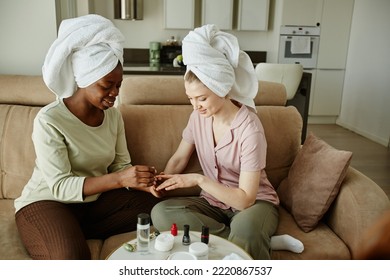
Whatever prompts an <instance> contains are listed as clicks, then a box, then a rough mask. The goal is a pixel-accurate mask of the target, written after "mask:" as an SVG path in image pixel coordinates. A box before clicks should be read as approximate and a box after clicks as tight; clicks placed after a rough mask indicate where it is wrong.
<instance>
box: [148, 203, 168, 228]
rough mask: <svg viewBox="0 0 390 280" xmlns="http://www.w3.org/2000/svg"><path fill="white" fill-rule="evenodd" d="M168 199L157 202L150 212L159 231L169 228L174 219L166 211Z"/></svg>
mask: <svg viewBox="0 0 390 280" xmlns="http://www.w3.org/2000/svg"><path fill="white" fill-rule="evenodd" d="M168 204H169V203H168ZM166 207H167V201H161V202H159V203H157V204H156V205H155V206H154V207H153V208H152V211H151V213H150V217H151V220H152V224H153V226H154V227H155V228H156V229H158V230H159V231H165V230H169V229H170V227H171V224H172V223H173V221H171V220H170V219H169V215H168V214H169V213H168V214H167V212H166Z"/></svg>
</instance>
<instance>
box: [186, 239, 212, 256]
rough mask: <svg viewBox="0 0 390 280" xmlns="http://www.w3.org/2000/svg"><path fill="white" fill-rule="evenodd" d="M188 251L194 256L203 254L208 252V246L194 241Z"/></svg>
mask: <svg viewBox="0 0 390 280" xmlns="http://www.w3.org/2000/svg"><path fill="white" fill-rule="evenodd" d="M188 251H189V252H190V253H191V254H194V255H195V256H198V257H199V256H205V255H207V254H208V253H209V246H207V244H205V243H203V242H194V243H192V244H191V245H190V247H189V248H188Z"/></svg>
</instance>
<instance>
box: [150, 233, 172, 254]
mask: <svg viewBox="0 0 390 280" xmlns="http://www.w3.org/2000/svg"><path fill="white" fill-rule="evenodd" d="M173 241H174V236H173V235H172V234H170V233H162V234H160V235H158V236H157V238H156V241H155V242H154V248H155V249H156V250H158V251H162V252H166V251H169V250H172V247H173Z"/></svg>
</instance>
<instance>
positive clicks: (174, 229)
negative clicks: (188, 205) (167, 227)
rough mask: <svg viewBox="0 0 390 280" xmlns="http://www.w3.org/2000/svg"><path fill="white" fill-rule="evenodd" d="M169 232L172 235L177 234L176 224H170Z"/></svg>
mask: <svg viewBox="0 0 390 280" xmlns="http://www.w3.org/2000/svg"><path fill="white" fill-rule="evenodd" d="M171 234H172V235H173V236H176V235H177V226H176V224H172V226H171Z"/></svg>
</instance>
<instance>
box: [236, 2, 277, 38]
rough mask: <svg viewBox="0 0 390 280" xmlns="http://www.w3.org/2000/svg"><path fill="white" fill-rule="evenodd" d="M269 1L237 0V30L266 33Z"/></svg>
mask: <svg viewBox="0 0 390 280" xmlns="http://www.w3.org/2000/svg"><path fill="white" fill-rule="evenodd" d="M268 15H269V0H239V1H238V19H237V30H243V31H245V30H248V31H267V30H268Z"/></svg>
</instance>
